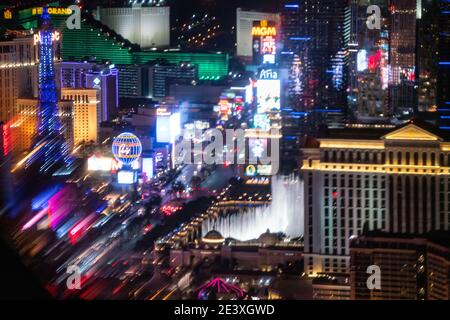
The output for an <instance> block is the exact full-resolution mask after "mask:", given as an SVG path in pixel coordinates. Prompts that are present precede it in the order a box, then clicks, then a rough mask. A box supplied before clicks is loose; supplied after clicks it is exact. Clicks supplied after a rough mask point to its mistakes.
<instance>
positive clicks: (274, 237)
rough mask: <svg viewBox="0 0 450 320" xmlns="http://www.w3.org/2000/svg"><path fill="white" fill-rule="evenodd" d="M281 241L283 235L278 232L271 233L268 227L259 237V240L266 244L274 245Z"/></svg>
mask: <svg viewBox="0 0 450 320" xmlns="http://www.w3.org/2000/svg"><path fill="white" fill-rule="evenodd" d="M280 241H281V237H280V236H279V234H278V233H270V230H269V229H267V231H266V232H264V233H263V234H261V235H260V236H259V238H258V242H259V243H261V244H262V245H264V246H274V245H275V244H277V243H278V242H280Z"/></svg>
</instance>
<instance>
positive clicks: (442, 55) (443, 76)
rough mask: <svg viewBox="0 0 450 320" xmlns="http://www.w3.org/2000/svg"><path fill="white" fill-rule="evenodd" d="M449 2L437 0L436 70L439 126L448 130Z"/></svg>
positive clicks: (449, 103)
mask: <svg viewBox="0 0 450 320" xmlns="http://www.w3.org/2000/svg"><path fill="white" fill-rule="evenodd" d="M449 12H450V2H449V1H439V17H438V21H439V28H438V29H439V45H438V49H439V50H438V52H439V61H438V70H437V105H438V111H439V112H440V115H441V116H440V118H441V128H442V129H445V130H450V56H449V48H450V19H449Z"/></svg>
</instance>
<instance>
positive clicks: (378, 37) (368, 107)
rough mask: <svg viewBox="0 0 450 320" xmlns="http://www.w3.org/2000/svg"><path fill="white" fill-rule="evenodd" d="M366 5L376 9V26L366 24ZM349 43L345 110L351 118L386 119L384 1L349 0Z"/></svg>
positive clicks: (385, 12)
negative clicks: (378, 19) (346, 106)
mask: <svg viewBox="0 0 450 320" xmlns="http://www.w3.org/2000/svg"><path fill="white" fill-rule="evenodd" d="M370 5H375V6H377V7H378V8H379V9H380V21H379V22H380V25H379V27H380V28H379V29H378V28H375V27H372V26H371V25H368V24H367V21H368V20H369V14H368V13H367V10H368V8H369V6H370ZM351 14H352V19H351V35H350V43H349V53H350V66H349V75H348V76H349V83H348V87H349V95H348V102H349V109H350V110H349V111H350V118H351V119H352V120H353V121H358V122H365V121H368V122H370V121H379V120H380V118H381V119H382V118H388V117H389V116H390V115H391V114H392V113H391V112H390V109H389V91H388V63H389V20H388V3H387V1H385V0H378V1H370V2H369V1H367V0H352V1H351Z"/></svg>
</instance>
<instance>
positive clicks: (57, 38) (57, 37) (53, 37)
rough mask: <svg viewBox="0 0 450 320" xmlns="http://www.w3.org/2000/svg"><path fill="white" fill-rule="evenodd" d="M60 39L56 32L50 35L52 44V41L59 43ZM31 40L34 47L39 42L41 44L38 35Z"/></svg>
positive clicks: (39, 35)
mask: <svg viewBox="0 0 450 320" xmlns="http://www.w3.org/2000/svg"><path fill="white" fill-rule="evenodd" d="M60 39H61V35H60V33H59V32H58V31H54V32H53V33H52V42H54V41H59V40H60ZM33 40H34V45H36V44H38V43H39V42H41V34H40V33H36V34H34V36H33Z"/></svg>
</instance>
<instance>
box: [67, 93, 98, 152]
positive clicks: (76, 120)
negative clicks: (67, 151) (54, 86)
mask: <svg viewBox="0 0 450 320" xmlns="http://www.w3.org/2000/svg"><path fill="white" fill-rule="evenodd" d="M61 100H62V101H72V102H73V111H72V114H73V143H74V146H76V145H78V144H80V143H83V142H84V143H87V142H91V141H93V142H94V143H95V142H97V134H98V127H99V125H98V120H97V108H98V101H97V90H96V89H69V88H62V89H61Z"/></svg>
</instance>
